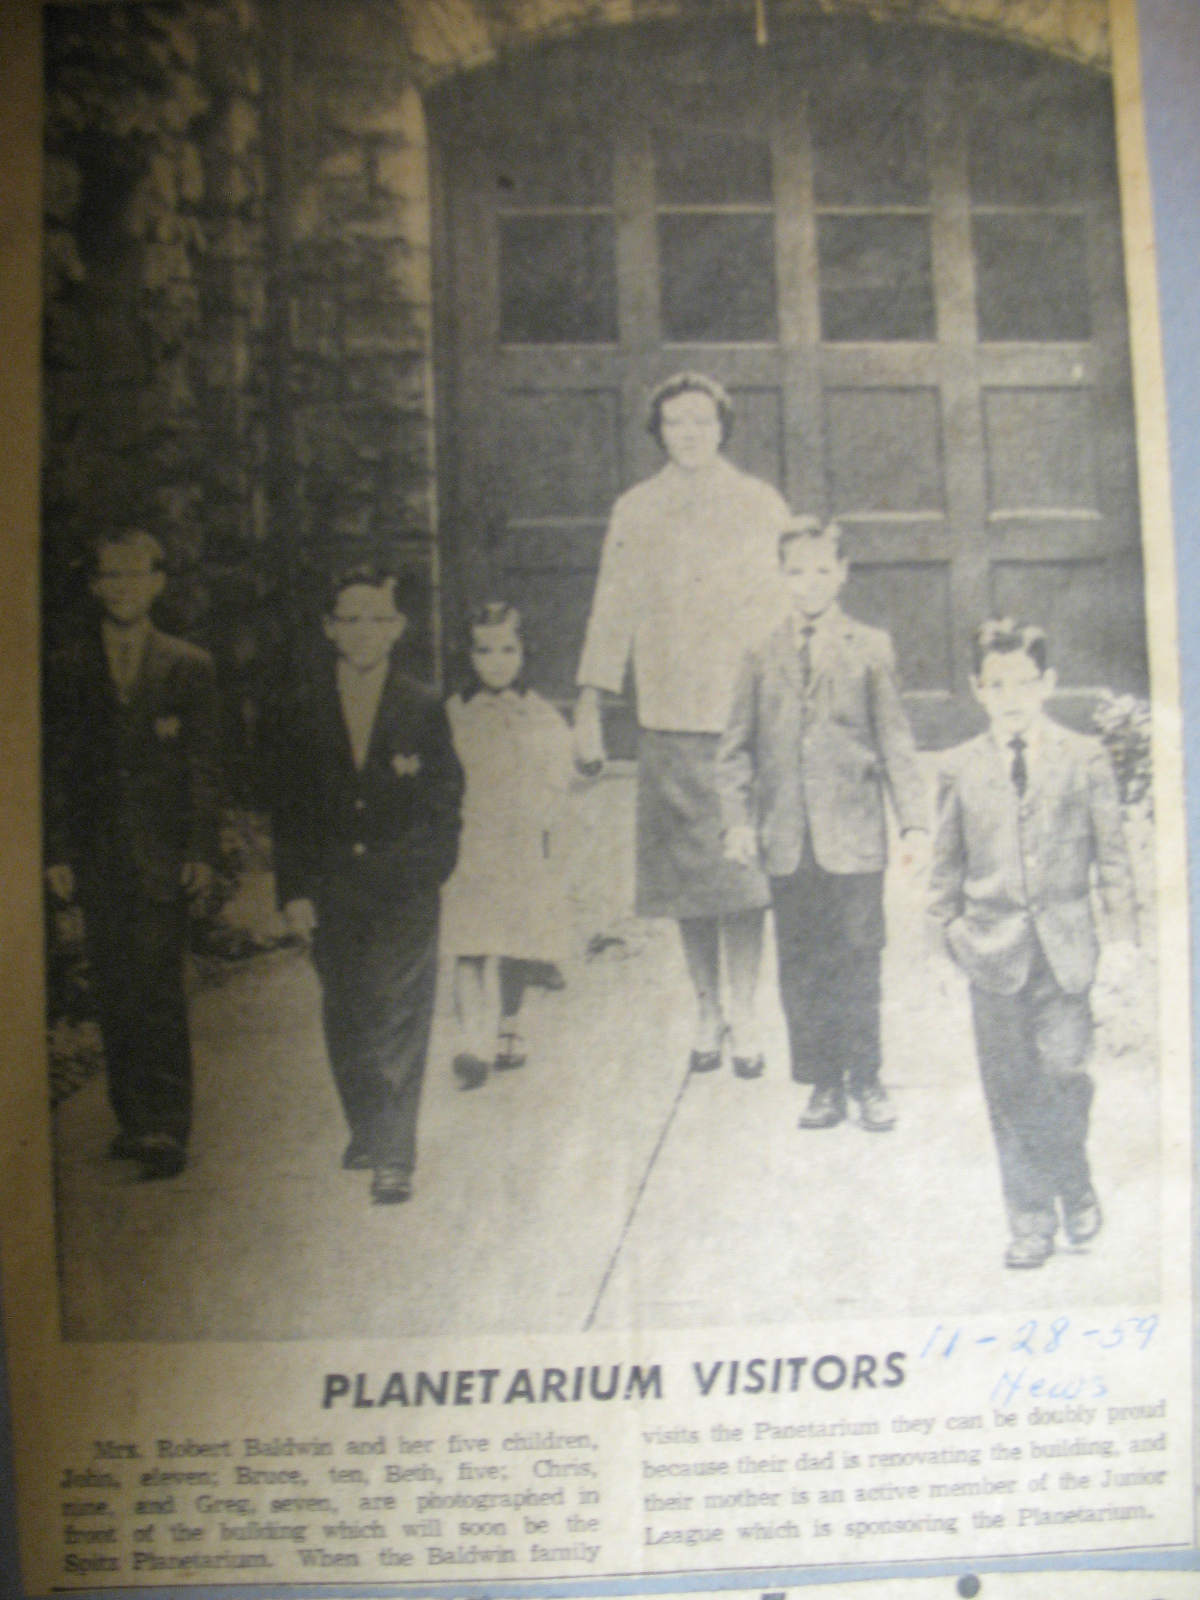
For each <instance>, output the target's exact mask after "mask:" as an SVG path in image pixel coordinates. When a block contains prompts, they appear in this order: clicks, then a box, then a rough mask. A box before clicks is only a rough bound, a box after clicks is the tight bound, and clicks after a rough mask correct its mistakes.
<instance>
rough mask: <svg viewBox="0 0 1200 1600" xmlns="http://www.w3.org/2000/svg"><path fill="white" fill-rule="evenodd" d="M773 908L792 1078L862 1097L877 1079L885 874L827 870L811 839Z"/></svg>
mask: <svg viewBox="0 0 1200 1600" xmlns="http://www.w3.org/2000/svg"><path fill="white" fill-rule="evenodd" d="M771 905H772V907H773V909H774V912H775V944H776V949H777V952H778V957H779V997H780V1000H781V1001H782V1003H783V1014H784V1016H785V1017H786V1018H787V1025H788V1037H789V1040H790V1043H791V1052H792V1077H793V1078H794V1079H795V1080H796V1082H797V1083H811V1084H813V1085H814V1086H816V1087H818V1088H832V1087H836V1086H837V1085H839V1084H842V1083H845V1084H846V1085H847V1086H848V1088H849V1089H850V1092H851V1093H852V1094H860V1093H861V1092H862V1091H863V1090H864V1089H866V1088H869V1087H870V1086H871V1085H872V1084H874V1083H875V1082H876V1081H877V1080H878V1078H879V1064H880V1045H879V1001H880V994H879V977H880V968H881V965H882V958H883V942H884V921H883V873H882V872H853V873H839V872H826V871H825V870H824V868H823V867H821V866H819V865H818V864H817V861H816V859H815V857H814V856H813V851H812V843H811V841H810V839H809V837H808V836H807V835H806V836H805V840H804V849H803V853H802V856H801V860H800V866H799V867H798V869H797V870H796V871H795V872H793V873H792V874H791V875H790V877H786V878H772V879H771Z"/></svg>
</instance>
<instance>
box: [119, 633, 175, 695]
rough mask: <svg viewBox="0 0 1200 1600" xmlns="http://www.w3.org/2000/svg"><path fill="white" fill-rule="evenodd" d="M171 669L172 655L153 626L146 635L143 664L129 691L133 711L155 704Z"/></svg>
mask: <svg viewBox="0 0 1200 1600" xmlns="http://www.w3.org/2000/svg"><path fill="white" fill-rule="evenodd" d="M170 670H171V656H170V653H169V652H168V650H167V647H166V643H165V641H164V639H163V636H162V634H161V633H159V631H158V629H157V628H151V629H150V632H149V633H148V634H147V635H146V647H145V649H144V650H143V651H142V661H141V665H140V666H139V668H138V674H137V677H136V678H135V679H134V680H133V688H132V689H131V690H130V693H129V708H130V710H131V711H132V710H134V709H135V708H136V709H138V710H146V709H149V708H150V707H152V706H153V705H154V702H155V701H156V700H157V698H158V695H159V690H160V688H161V686H162V685H163V684H164V683H165V682H166V679H167V675H168V673H169V672H170Z"/></svg>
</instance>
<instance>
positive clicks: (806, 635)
mask: <svg viewBox="0 0 1200 1600" xmlns="http://www.w3.org/2000/svg"><path fill="white" fill-rule="evenodd" d="M815 631H816V630H815V629H814V628H813V625H812V623H811V622H806V623H805V624H804V626H803V627H802V628H801V629H800V648H799V650H798V651H797V656H798V658H799V662H800V693H801V694H802V695H806V694H807V693H808V685H809V682H810V681H811V679H812V636H813V633H814V632H815Z"/></svg>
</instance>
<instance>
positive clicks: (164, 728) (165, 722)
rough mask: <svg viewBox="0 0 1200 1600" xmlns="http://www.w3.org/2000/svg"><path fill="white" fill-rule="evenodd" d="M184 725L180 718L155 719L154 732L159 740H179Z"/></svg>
mask: <svg viewBox="0 0 1200 1600" xmlns="http://www.w3.org/2000/svg"><path fill="white" fill-rule="evenodd" d="M182 727H183V723H182V722H181V721H180V720H179V718H178V717H155V719H154V732H155V735H156V736H157V737H158V738H159V739H178V737H179V734H180V730H181V729H182Z"/></svg>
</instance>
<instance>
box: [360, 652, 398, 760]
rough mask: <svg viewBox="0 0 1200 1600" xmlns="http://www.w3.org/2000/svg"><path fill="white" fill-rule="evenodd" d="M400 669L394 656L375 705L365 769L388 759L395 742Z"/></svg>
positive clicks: (389, 663)
mask: <svg viewBox="0 0 1200 1600" xmlns="http://www.w3.org/2000/svg"><path fill="white" fill-rule="evenodd" d="M397 676H398V669H397V666H396V657H395V655H393V656H392V658H391V660H390V661H389V662H388V669H387V676H386V677H385V678H384V680H383V688H382V689H381V690H380V694H379V704H378V705H377V706H376V707H375V720H374V722H373V723H372V724H371V733H370V737H369V738H368V740H367V755H366V760H365V761H364V762H363V769H364V770H365V769H366V768H367V767H368V766H370V765H371V763H372V762H374V761H378V760H383V761H385V762H386V760H387V752H388V749H389V748H390V746H391V745H392V744H393V743H394V742H395V741H394V740H393V739H392V737H391V735H392V733H393V731H394V730H395V727H396V724H397V721H398V719H399V713H400V709H401V707H400V695H399V692H398V691H399V684H398V683H397V681H396V680H397Z"/></svg>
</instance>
